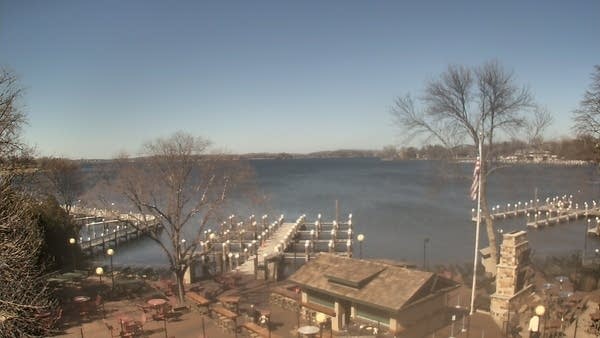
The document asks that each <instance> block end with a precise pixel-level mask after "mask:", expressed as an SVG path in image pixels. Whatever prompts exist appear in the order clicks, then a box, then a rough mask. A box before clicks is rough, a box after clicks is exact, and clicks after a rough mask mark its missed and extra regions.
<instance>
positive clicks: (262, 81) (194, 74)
mask: <svg viewBox="0 0 600 338" xmlns="http://www.w3.org/2000/svg"><path fill="white" fill-rule="evenodd" d="M492 58H497V59H498V60H500V61H501V62H502V63H503V64H504V66H505V67H507V68H509V69H513V70H514V71H515V72H516V73H517V75H518V77H519V80H520V81H521V82H522V83H524V84H528V85H530V86H531V88H532V89H533V92H534V93H535V96H536V99H537V100H538V101H539V102H540V103H542V104H544V105H546V106H547V107H548V108H549V109H550V110H551V111H552V112H553V113H554V114H555V118H556V122H555V124H554V126H553V127H552V130H551V133H550V136H552V137H557V136H561V135H568V134H570V130H569V128H570V126H571V113H570V112H571V110H572V109H574V108H575V107H576V106H577V104H578V102H579V100H580V98H581V95H582V93H583V92H584V90H585V89H586V87H587V86H588V84H589V74H590V73H591V71H592V67H593V65H594V64H599V63H600V1H521V0H519V1H494V2H490V1H472V2H463V1H439V2H427V1H413V2H409V1H296V2H289V1H214V2H204V1H131V0H129V1H0V65H3V66H7V67H9V68H11V69H13V70H14V71H15V72H16V73H17V74H18V75H19V76H20V79H21V83H22V85H23V86H24V87H25V88H26V89H27V91H26V95H25V97H24V100H23V103H24V105H25V111H26V112H27V114H28V117H29V126H27V128H26V130H25V137H26V140H27V141H28V142H29V143H31V144H33V145H35V146H36V147H37V149H38V151H39V153H40V155H55V156H67V157H72V158H80V157H83V158H110V157H112V156H114V155H115V154H117V153H118V152H119V151H123V150H125V151H128V152H131V153H136V152H137V151H138V150H139V149H140V145H141V144H142V143H143V142H144V141H147V140H150V139H152V138H154V137H156V136H166V135H168V134H170V133H172V132H173V131H176V130H184V131H188V132H190V133H193V134H197V135H202V136H205V137H207V138H209V139H211V140H212V141H213V142H214V143H215V144H216V145H218V146H219V147H221V148H223V149H226V150H228V151H230V152H235V153H246V152H259V151H269V152H280V151H282V152H283V151H285V152H309V151H316V150H325V149H338V148H360V149H377V148H381V147H382V146H384V145H387V144H393V143H397V142H399V137H398V136H397V133H396V131H395V130H394V128H393V127H392V125H391V118H390V115H389V113H388V111H389V107H390V106H391V105H392V102H393V100H394V98H395V97H396V96H397V95H400V94H404V93H406V92H411V93H412V94H413V95H417V96H418V95H419V93H420V90H421V89H422V87H423V83H424V81H425V80H427V79H429V78H431V77H433V76H435V75H436V74H439V73H440V72H441V71H443V70H444V69H445V68H446V66H447V65H448V64H449V63H454V64H465V65H479V64H481V63H483V62H484V61H486V60H489V59H492Z"/></svg>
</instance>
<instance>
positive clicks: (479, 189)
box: [470, 133, 492, 315]
mask: <svg viewBox="0 0 600 338" xmlns="http://www.w3.org/2000/svg"><path fill="white" fill-rule="evenodd" d="M482 138H483V133H481V134H479V144H478V148H479V175H478V180H479V182H477V222H476V223H477V225H476V228H475V255H474V257H473V285H472V288H471V311H470V315H473V313H474V312H475V288H476V286H477V259H478V258H479V225H480V224H481V176H482V170H481V168H483V156H481V155H482V148H483V147H482ZM490 245H492V244H490Z"/></svg>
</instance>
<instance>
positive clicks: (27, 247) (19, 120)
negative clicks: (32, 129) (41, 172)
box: [0, 70, 55, 337]
mask: <svg viewBox="0 0 600 338" xmlns="http://www.w3.org/2000/svg"><path fill="white" fill-rule="evenodd" d="M21 92H22V91H21V88H20V87H19V86H18V83H17V79H16V77H15V76H14V75H13V74H12V73H10V72H8V71H6V70H0V333H1V335H2V337H24V336H27V337H29V336H47V335H48V333H49V331H48V330H49V329H50V326H51V324H52V323H50V322H47V321H42V320H40V319H39V317H37V316H36V314H38V313H41V312H48V311H51V310H53V309H54V307H55V303H54V302H53V301H52V300H51V298H50V296H49V291H48V288H47V287H46V282H45V279H44V278H43V276H41V271H42V269H41V267H40V265H39V255H40V254H39V253H40V248H41V242H42V236H41V234H40V232H39V229H38V228H37V225H36V224H35V221H34V213H33V212H32V208H31V200H30V199H29V198H28V197H27V196H25V195H24V194H23V193H22V192H19V191H17V190H16V188H15V187H16V186H18V185H16V184H14V178H15V175H16V174H17V173H16V172H15V171H14V169H15V168H14V167H15V165H14V162H15V158H16V157H18V156H19V155H20V154H21V153H22V152H23V150H25V149H26V146H25V145H24V144H23V143H22V142H21V139H20V136H21V128H22V126H23V124H24V123H25V115H24V114H23V113H22V112H21V111H20V109H19V104H18V99H19V97H20V95H21Z"/></svg>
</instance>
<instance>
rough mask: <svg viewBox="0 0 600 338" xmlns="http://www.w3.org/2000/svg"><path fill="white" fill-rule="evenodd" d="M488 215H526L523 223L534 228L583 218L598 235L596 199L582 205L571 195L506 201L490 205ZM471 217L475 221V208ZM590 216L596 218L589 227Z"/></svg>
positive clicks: (599, 212)
mask: <svg viewBox="0 0 600 338" xmlns="http://www.w3.org/2000/svg"><path fill="white" fill-rule="evenodd" d="M490 216H491V217H492V219H494V220H496V219H507V218H511V217H519V216H520V217H526V223H525V225H526V226H527V227H532V228H536V229H537V228H541V227H545V226H550V225H554V224H559V223H563V222H569V221H571V220H577V219H580V218H584V219H587V222H588V232H589V233H594V234H597V235H600V206H599V205H597V203H596V201H592V202H591V203H588V202H584V203H583V204H582V205H579V204H578V203H573V196H572V195H570V196H566V195H564V196H562V197H558V196H556V197H553V198H546V199H545V201H543V202H540V200H539V199H537V200H535V201H534V200H530V201H529V202H524V203H522V202H516V203H508V204H506V206H505V207H503V206H501V205H496V206H493V207H492V209H491V213H490ZM471 217H472V221H473V222H476V221H477V215H476V211H475V209H472V210H471ZM592 218H595V219H596V225H595V226H594V227H590V226H591V219H592ZM482 221H483V216H482Z"/></svg>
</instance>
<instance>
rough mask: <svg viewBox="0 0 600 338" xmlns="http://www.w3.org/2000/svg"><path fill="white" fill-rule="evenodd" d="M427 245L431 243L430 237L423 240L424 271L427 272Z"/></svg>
mask: <svg viewBox="0 0 600 338" xmlns="http://www.w3.org/2000/svg"><path fill="white" fill-rule="evenodd" d="M427 243H429V237H425V239H424V240H423V270H427Z"/></svg>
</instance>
